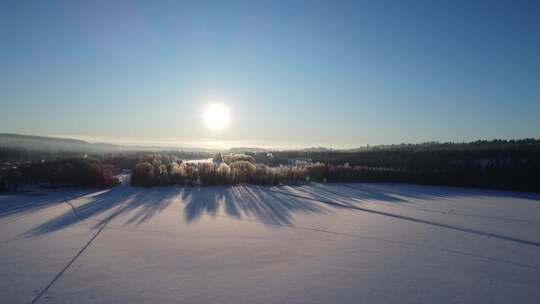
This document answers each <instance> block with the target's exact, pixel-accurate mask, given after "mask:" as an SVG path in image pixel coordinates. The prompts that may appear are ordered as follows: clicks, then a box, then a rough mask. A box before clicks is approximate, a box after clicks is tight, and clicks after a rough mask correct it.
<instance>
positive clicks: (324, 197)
mask: <svg viewBox="0 0 540 304" xmlns="http://www.w3.org/2000/svg"><path fill="white" fill-rule="evenodd" d="M305 188H306V187H300V189H301V190H305ZM305 192H307V193H308V194H313V195H312V196H305V195H299V194H295V193H290V194H289V196H291V197H295V198H301V199H303V200H308V201H312V202H315V203H322V204H326V205H329V206H333V207H339V208H346V209H351V210H356V211H361V212H365V213H371V214H376V215H380V216H385V217H390V218H394V219H399V220H404V221H408V222H414V223H420V224H426V225H430V226H435V227H440V228H446V229H450V230H454V231H460V232H465V233H470V234H475V235H480V236H487V237H492V238H495V239H500V240H505V241H509V242H514V243H519V244H522V245H529V246H534V247H540V242H536V241H531V240H526V239H522V238H517V237H512V236H508V235H503V234H498V233H491V232H488V231H482V230H478V229H472V228H467V227H462V226H458V225H452V224H446V223H442V222H437V221H432V220H426V219H422V218H419V217H413V216H405V215H401V214H397V213H393V212H386V211H380V210H374V209H369V208H364V207H359V206H356V205H354V204H352V203H351V202H347V201H344V200H343V198H341V197H339V196H336V197H335V198H334V199H332V197H331V195H328V194H321V195H319V196H317V192H315V191H305ZM280 193H283V194H285V195H286V193H284V192H280ZM328 193H330V194H331V193H334V191H331V192H328Z"/></svg>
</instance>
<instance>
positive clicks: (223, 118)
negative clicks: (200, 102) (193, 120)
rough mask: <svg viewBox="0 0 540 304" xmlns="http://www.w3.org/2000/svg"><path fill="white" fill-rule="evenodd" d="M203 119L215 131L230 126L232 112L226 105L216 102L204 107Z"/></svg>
mask: <svg viewBox="0 0 540 304" xmlns="http://www.w3.org/2000/svg"><path fill="white" fill-rule="evenodd" d="M203 120H204V124H205V125H206V126H207V127H208V128H209V129H211V130H214V131H218V130H222V129H225V128H226V127H228V126H229V124H230V122H231V112H230V111H229V108H227V107H226V106H224V105H222V104H218V103H214V104H211V105H209V106H208V107H206V109H204V113H203Z"/></svg>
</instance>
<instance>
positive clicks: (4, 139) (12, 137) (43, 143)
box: [0, 133, 213, 152]
mask: <svg viewBox="0 0 540 304" xmlns="http://www.w3.org/2000/svg"><path fill="white" fill-rule="evenodd" d="M0 147H7V148H16V149H25V150H36V151H69V152H117V151H185V152H212V151H213V150H210V149H202V148H200V149H199V148H182V147H160V146H124V145H116V144H109V143H89V142H87V141H84V140H80V139H72V138H59V137H48V136H35V135H22V134H10V133H0Z"/></svg>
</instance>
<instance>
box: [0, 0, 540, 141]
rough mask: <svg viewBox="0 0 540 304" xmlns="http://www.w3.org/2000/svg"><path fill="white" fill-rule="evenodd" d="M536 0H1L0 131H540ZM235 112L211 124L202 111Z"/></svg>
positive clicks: (426, 137) (418, 135) (370, 134)
mask: <svg viewBox="0 0 540 304" xmlns="http://www.w3.org/2000/svg"><path fill="white" fill-rule="evenodd" d="M539 29H540V2H538V1H407V2H403V1H343V2H340V1H283V2H280V1H246V2H235V1H215V2H206V1H193V2H187V1H184V2H181V1H144V2H143V1H141V2H138V1H102V2H100V1H87V3H85V2H76V1H65V2H59V1H6V2H3V3H2V8H1V9H0V46H1V47H0V105H1V108H0V109H1V110H0V132H14V133H23V134H41V135H61V136H70V137H79V138H85V139H90V140H93V141H113V142H124V143H142V144H145V143H167V142H174V143H178V144H181V145H182V144H183V145H186V146H212V145H216V146H219V145H223V146H231V145H233V146H235V145H242V146H244V145H249V146H273V147H301V146H319V145H324V146H333V147H354V146H359V145H364V144H372V145H373V144H386V143H401V142H423V141H432V140H437V141H469V140H475V139H480V138H482V139H492V138H523V137H540V119H538V117H540V30H539ZM215 100H218V101H220V102H221V103H223V104H225V105H227V106H228V107H229V109H230V112H231V113H232V122H231V125H230V126H229V127H228V128H226V129H224V130H220V131H213V130H210V129H208V128H206V127H205V125H204V123H203V121H202V119H201V112H202V111H203V109H204V108H205V106H207V105H208V104H209V103H212V102H213V101H215Z"/></svg>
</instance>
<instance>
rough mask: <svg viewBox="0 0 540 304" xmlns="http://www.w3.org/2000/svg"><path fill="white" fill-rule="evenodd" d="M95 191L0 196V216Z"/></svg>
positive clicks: (30, 209)
mask: <svg viewBox="0 0 540 304" xmlns="http://www.w3.org/2000/svg"><path fill="white" fill-rule="evenodd" d="M94 192H96V190H87V189H69V190H62V191H44V193H42V194H39V195H30V194H16V195H9V194H8V195H6V196H2V197H0V218H4V217H9V216H14V215H24V214H27V213H32V212H36V211H39V210H42V209H45V208H49V207H53V206H55V205H59V204H62V203H63V202H64V201H65V200H66V199H67V200H72V199H78V198H81V197H84V196H86V195H89V194H91V193H94Z"/></svg>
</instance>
